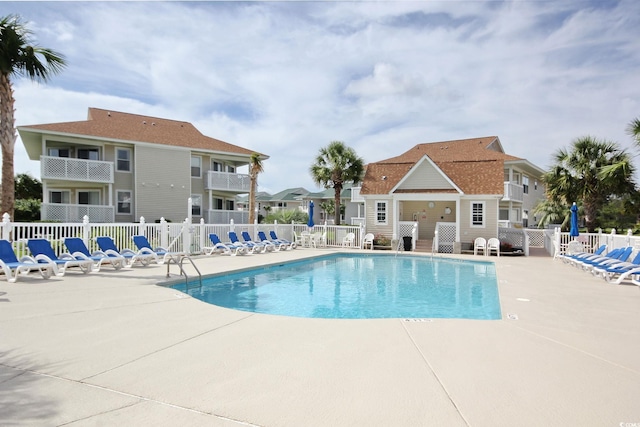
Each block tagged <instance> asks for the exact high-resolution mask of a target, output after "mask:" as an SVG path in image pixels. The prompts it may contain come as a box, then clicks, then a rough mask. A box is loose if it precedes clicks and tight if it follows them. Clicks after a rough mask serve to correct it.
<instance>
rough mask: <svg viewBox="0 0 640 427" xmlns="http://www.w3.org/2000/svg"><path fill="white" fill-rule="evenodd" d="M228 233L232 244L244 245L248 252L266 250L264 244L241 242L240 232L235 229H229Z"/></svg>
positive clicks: (253, 252) (255, 252) (254, 252)
mask: <svg viewBox="0 0 640 427" xmlns="http://www.w3.org/2000/svg"><path fill="white" fill-rule="evenodd" d="M227 234H228V236H229V240H230V241H231V243H232V244H234V245H236V246H243V247H244V248H245V250H246V252H247V253H251V254H257V253H262V252H264V250H265V248H264V246H258V245H256V244H255V243H253V242H251V243H249V242H241V241H240V239H238V234H237V233H236V232H235V231H229V232H228V233H227Z"/></svg>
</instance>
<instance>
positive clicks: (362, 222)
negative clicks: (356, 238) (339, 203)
mask: <svg viewBox="0 0 640 427" xmlns="http://www.w3.org/2000/svg"><path fill="white" fill-rule="evenodd" d="M366 223H367V219H366V218H356V217H351V225H355V226H362V227H364V226H365V225H366Z"/></svg>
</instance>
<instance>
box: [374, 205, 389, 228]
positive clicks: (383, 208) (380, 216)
mask: <svg viewBox="0 0 640 427" xmlns="http://www.w3.org/2000/svg"><path fill="white" fill-rule="evenodd" d="M376 224H379V225H386V224H387V202H376Z"/></svg>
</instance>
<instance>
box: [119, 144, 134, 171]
mask: <svg viewBox="0 0 640 427" xmlns="http://www.w3.org/2000/svg"><path fill="white" fill-rule="evenodd" d="M116 170H117V171H118V172H131V150H130V149H129V148H116Z"/></svg>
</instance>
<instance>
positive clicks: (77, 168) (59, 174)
mask: <svg viewBox="0 0 640 427" xmlns="http://www.w3.org/2000/svg"><path fill="white" fill-rule="evenodd" d="M40 175H41V177H42V179H64V180H69V181H85V182H101V183H113V162H104V161H100V160H83V159H71V158H68V157H51V156H40Z"/></svg>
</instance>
